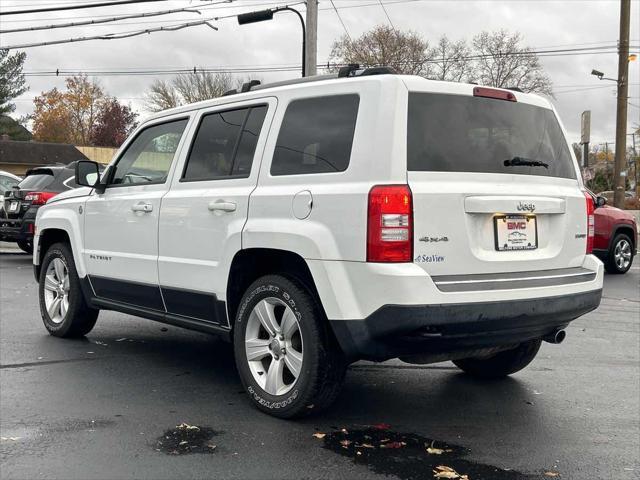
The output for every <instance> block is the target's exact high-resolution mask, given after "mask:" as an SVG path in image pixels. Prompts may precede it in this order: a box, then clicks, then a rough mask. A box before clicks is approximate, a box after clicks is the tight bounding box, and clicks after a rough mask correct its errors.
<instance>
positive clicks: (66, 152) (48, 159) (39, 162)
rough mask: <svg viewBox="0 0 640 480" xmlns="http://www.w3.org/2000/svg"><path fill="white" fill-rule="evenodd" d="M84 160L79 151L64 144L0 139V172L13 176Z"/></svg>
mask: <svg viewBox="0 0 640 480" xmlns="http://www.w3.org/2000/svg"><path fill="white" fill-rule="evenodd" d="M86 159H87V156H86V155H84V154H83V153H82V152H81V151H80V150H78V149H77V148H76V147H74V146H73V145H69V144H66V143H48V142H18V141H14V140H9V138H8V136H7V135H2V137H1V138H0V170H5V171H7V172H11V173H13V174H15V175H24V174H25V172H26V171H27V170H29V169H30V168H34V167H41V166H43V165H52V164H56V163H59V164H64V165H67V164H69V163H71V162H75V161H76V160H86Z"/></svg>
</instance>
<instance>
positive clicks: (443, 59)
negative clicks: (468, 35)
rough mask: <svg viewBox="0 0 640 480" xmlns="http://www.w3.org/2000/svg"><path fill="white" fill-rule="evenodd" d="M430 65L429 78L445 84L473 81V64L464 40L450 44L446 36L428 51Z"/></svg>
mask: <svg viewBox="0 0 640 480" xmlns="http://www.w3.org/2000/svg"><path fill="white" fill-rule="evenodd" d="M428 57H429V58H430V60H429V62H430V63H431V66H432V68H431V71H430V75H429V78H431V79H434V80H444V81H447V82H466V81H471V80H473V77H474V73H473V71H474V64H473V62H472V61H471V59H470V57H471V50H470V49H469V46H468V45H467V42H466V41H465V40H459V41H457V42H452V41H451V40H449V39H448V38H447V37H446V36H444V35H443V36H442V37H440V40H438V43H437V44H436V45H435V46H434V47H433V48H431V49H430V50H429V53H428Z"/></svg>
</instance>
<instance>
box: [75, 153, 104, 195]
mask: <svg viewBox="0 0 640 480" xmlns="http://www.w3.org/2000/svg"><path fill="white" fill-rule="evenodd" d="M99 182H100V165H98V164H97V163H96V162H92V161H90V160H79V161H78V162H77V163H76V183H77V184H78V185H82V186H85V187H91V188H94V187H95V186H96V185H98V183H99Z"/></svg>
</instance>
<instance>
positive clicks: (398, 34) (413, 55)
mask: <svg viewBox="0 0 640 480" xmlns="http://www.w3.org/2000/svg"><path fill="white" fill-rule="evenodd" d="M427 60H429V44H428V42H427V41H426V40H424V39H423V38H422V37H421V36H420V35H419V34H418V33H416V32H413V31H399V30H396V29H394V28H391V27H389V26H386V25H378V26H376V27H374V28H373V29H372V30H369V31H368V32H365V33H363V34H362V35H361V36H360V37H358V38H356V39H351V38H350V37H348V36H346V35H345V36H343V37H342V38H340V39H339V40H338V41H336V42H334V44H333V47H332V48H331V54H330V56H329V61H330V62H332V63H338V64H349V63H357V64H359V65H363V66H378V65H385V66H390V67H393V68H394V69H395V70H396V71H398V72H400V73H404V74H407V75H422V76H429V74H430V64H429V63H427Z"/></svg>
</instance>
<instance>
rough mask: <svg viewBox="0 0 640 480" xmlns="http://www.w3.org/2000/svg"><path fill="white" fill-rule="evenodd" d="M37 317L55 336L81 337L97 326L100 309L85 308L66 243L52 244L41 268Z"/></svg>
mask: <svg viewBox="0 0 640 480" xmlns="http://www.w3.org/2000/svg"><path fill="white" fill-rule="evenodd" d="M38 293H39V296H40V314H41V316H42V321H43V322H44V326H45V328H46V329H47V330H48V331H49V333H50V334H51V335H53V336H56V337H65V338H68V337H82V336H84V335H86V334H87V333H89V332H90V331H91V329H92V328H93V327H94V325H95V324H96V320H97V319H98V313H99V310H96V309H94V308H91V307H89V306H88V305H87V302H86V301H85V299H84V295H83V293H82V288H81V286H80V278H79V277H78V272H77V271H76V265H75V263H74V261H73V254H72V253H71V250H70V248H69V246H68V245H67V244H66V243H55V244H53V245H52V246H51V247H50V248H49V250H47V253H46V254H45V255H44V258H43V259H42V265H41V266H40V283H39V286H38Z"/></svg>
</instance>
